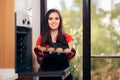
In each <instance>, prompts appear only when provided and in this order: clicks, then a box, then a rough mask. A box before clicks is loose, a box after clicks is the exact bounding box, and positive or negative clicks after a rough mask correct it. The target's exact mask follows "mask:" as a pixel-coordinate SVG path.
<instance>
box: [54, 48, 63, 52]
mask: <svg viewBox="0 0 120 80" xmlns="http://www.w3.org/2000/svg"><path fill="white" fill-rule="evenodd" d="M55 51H56V52H58V53H61V52H63V49H62V48H56V50H55Z"/></svg>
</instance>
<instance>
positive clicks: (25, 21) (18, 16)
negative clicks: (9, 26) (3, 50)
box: [15, 12, 32, 75]
mask: <svg viewBox="0 0 120 80" xmlns="http://www.w3.org/2000/svg"><path fill="white" fill-rule="evenodd" d="M15 36H16V37H15V39H16V40H15V41H16V42H15V48H16V49H15V72H16V73H18V75H19V74H23V73H28V72H32V26H31V17H30V16H29V15H27V14H23V13H20V12H19V13H18V12H16V13H15Z"/></svg>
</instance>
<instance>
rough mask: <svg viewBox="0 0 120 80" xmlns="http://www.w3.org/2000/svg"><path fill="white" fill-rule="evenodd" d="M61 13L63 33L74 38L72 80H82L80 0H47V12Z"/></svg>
mask: <svg viewBox="0 0 120 80" xmlns="http://www.w3.org/2000/svg"><path fill="white" fill-rule="evenodd" d="M51 8H55V9H58V10H59V11H60V12H61V15H62V18H63V25H64V30H65V32H67V33H69V34H71V35H72V36H73V37H74V41H75V49H76V52H77V53H76V56H75V57H74V58H73V59H72V61H71V62H70V64H71V67H72V69H71V70H72V74H73V78H74V80H82V57H81V56H82V31H83V30H82V0H69V1H68V0H47V10H49V9H51Z"/></svg>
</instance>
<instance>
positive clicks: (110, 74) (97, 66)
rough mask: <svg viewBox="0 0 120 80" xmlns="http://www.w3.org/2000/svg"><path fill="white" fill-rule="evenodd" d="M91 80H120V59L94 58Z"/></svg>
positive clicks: (92, 60)
mask: <svg viewBox="0 0 120 80" xmlns="http://www.w3.org/2000/svg"><path fill="white" fill-rule="evenodd" d="M91 80H120V59H118V58H116V59H115V58H114V59H108V58H104V59H103V58H92V59H91Z"/></svg>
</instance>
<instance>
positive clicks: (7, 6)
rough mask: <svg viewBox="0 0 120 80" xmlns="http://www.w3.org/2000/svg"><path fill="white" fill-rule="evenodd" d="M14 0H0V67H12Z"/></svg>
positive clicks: (13, 51)
mask: <svg viewBox="0 0 120 80" xmlns="http://www.w3.org/2000/svg"><path fill="white" fill-rule="evenodd" d="M14 20H15V19H14V0H0V37H1V38H0V68H14V66H15V63H14V62H15V61H14V59H15V58H14V53H15V49H14V45H15V34H14V33H15V29H14V28H15V21H14Z"/></svg>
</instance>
